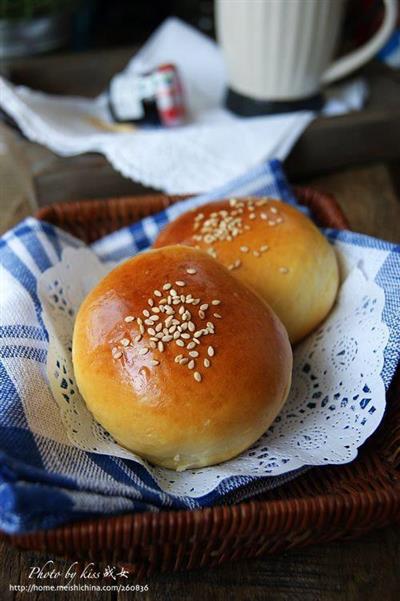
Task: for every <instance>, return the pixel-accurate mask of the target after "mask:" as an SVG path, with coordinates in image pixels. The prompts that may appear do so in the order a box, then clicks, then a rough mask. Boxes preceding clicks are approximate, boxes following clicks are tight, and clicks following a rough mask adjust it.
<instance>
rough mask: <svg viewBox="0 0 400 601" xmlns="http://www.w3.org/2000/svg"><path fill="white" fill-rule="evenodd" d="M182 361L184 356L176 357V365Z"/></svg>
mask: <svg viewBox="0 0 400 601" xmlns="http://www.w3.org/2000/svg"><path fill="white" fill-rule="evenodd" d="M181 359H183V355H176V357H175V359H174V361H175V363H179V361H180V360H181Z"/></svg>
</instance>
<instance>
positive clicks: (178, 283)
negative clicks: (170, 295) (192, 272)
mask: <svg viewBox="0 0 400 601" xmlns="http://www.w3.org/2000/svg"><path fill="white" fill-rule="evenodd" d="M175 284H176V285H177V286H181V287H182V286H186V283H185V282H184V281H183V280H177V281H176V282H175Z"/></svg>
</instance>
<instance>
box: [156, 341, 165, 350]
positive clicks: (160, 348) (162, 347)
mask: <svg viewBox="0 0 400 601" xmlns="http://www.w3.org/2000/svg"><path fill="white" fill-rule="evenodd" d="M157 348H158V350H159V351H160V353H163V352H164V345H163V343H162V342H161V340H159V341H158V344H157Z"/></svg>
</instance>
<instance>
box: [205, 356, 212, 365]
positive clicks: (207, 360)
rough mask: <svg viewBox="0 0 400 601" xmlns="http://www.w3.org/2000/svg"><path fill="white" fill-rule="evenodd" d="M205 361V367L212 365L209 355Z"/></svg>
mask: <svg viewBox="0 0 400 601" xmlns="http://www.w3.org/2000/svg"><path fill="white" fill-rule="evenodd" d="M203 363H204V367H210V365H211V362H210V359H207V357H206V358H205V359H204V361H203Z"/></svg>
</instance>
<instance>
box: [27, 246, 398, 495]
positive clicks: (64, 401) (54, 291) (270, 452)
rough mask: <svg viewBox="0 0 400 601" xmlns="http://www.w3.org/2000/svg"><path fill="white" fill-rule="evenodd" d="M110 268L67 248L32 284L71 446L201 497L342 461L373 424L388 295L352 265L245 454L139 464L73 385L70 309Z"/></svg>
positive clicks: (381, 393) (378, 408) (381, 404)
mask: <svg viewBox="0 0 400 601" xmlns="http://www.w3.org/2000/svg"><path fill="white" fill-rule="evenodd" d="M342 258H343V257H342ZM344 259H345V258H344ZM342 262H345V260H344V261H342ZM112 267H113V265H111V264H104V263H101V262H100V261H99V260H98V259H97V257H96V256H95V255H94V253H93V252H92V251H90V250H89V249H67V250H65V251H64V254H63V257H62V260H61V261H60V262H59V263H58V264H57V265H55V266H54V267H52V268H50V269H48V270H47V271H45V272H44V273H43V274H42V276H41V277H40V279H39V283H38V293H39V298H40V300H41V303H42V307H43V318H44V321H45V324H46V328H47V330H48V333H49V352H48V363H47V370H48V378H49V383H50V387H51V390H52V393H53V395H54V398H55V400H56V402H57V405H58V407H59V409H60V412H61V416H62V420H63V423H64V425H65V428H66V430H67V433H68V437H69V439H70V441H71V443H72V444H73V445H75V446H77V447H79V448H80V449H84V450H86V451H90V452H95V453H101V454H108V455H113V456H117V457H122V458H125V459H131V460H133V461H136V462H138V463H140V464H141V465H143V466H144V467H145V468H146V469H147V470H148V472H149V473H150V474H151V475H152V477H153V478H154V479H155V481H156V482H157V483H158V485H159V486H160V487H161V489H162V490H164V491H166V492H168V493H170V494H174V495H189V496H192V497H199V496H203V495H205V494H207V493H209V492H210V491H212V490H214V489H215V488H216V487H217V486H218V485H219V484H220V483H221V481H222V480H224V479H226V478H228V477H230V476H236V475H241V476H249V477H252V478H254V477H256V478H262V477H266V476H269V477H271V476H278V475H282V474H287V473H289V472H291V471H293V470H296V469H298V468H301V467H304V466H311V465H323V464H339V463H347V462H349V461H351V460H352V459H354V457H355V456H356V454H357V448H358V447H359V446H361V445H362V443H363V442H364V441H365V440H366V439H367V438H368V437H369V436H370V435H371V434H372V433H373V432H374V430H375V429H376V428H377V426H378V425H379V423H380V421H381V419H382V416H383V413H384V409H385V388H384V384H383V381H382V378H381V376H380V374H381V371H382V367H383V351H384V349H385V346H386V344H387V340H388V330H387V327H386V325H385V324H384V323H383V321H382V311H383V308H384V301H385V299H384V293H383V290H382V289H381V288H380V287H379V286H378V285H377V284H376V283H375V282H373V281H372V280H368V279H367V278H366V277H365V276H364V274H363V273H362V271H361V270H360V269H359V268H358V267H354V268H353V269H352V270H351V271H350V273H349V274H348V275H347V277H346V278H345V280H344V282H343V283H342V285H341V288H340V291H339V295H338V299H337V302H336V305H335V307H334V309H333V310H332V312H331V314H330V315H329V317H328V318H327V320H326V321H325V322H324V323H323V325H322V326H321V327H320V328H319V329H318V330H317V331H316V332H314V333H313V334H312V335H310V336H309V337H308V338H307V339H306V340H305V341H304V342H302V343H301V344H299V345H298V346H297V347H296V349H295V351H294V369H293V382H292V388H291V391H290V394H289V398H288V401H287V402H286V404H285V406H284V408H283V410H282V411H281V413H280V414H279V416H278V417H277V418H276V419H275V421H274V423H273V424H272V426H271V427H270V428H269V430H268V431H267V432H266V433H265V434H264V435H263V436H262V437H261V438H260V439H259V440H258V441H257V442H256V443H255V444H254V445H253V446H252V447H251V448H250V449H248V450H247V451H245V452H244V453H242V454H241V455H240V456H239V457H237V458H235V459H232V460H230V461H227V462H225V463H222V464H220V465H217V466H213V467H208V468H201V469H194V470H187V471H185V472H180V473H176V472H174V471H171V470H167V469H164V468H159V467H154V466H152V465H150V464H149V463H148V462H146V461H143V460H142V459H140V458H139V457H138V456H136V455H134V454H133V453H131V452H129V451H127V450H126V449H124V448H122V447H121V446H119V445H118V444H117V443H116V442H114V440H113V439H112V437H111V436H110V435H109V434H108V433H107V432H106V431H105V430H104V429H103V428H102V427H101V426H100V425H99V424H98V423H97V422H96V421H95V420H94V418H93V417H92V415H91V414H90V412H89V411H88V410H87V408H86V405H85V403H84V401H83V399H82V397H81V396H80V394H79V391H78V389H77V387H76V384H75V380H74V372H73V366H72V360H71V348H72V347H71V341H72V332H73V324H74V317H75V314H76V311H77V309H78V307H79V305H80V303H81V302H82V300H83V299H84V297H85V296H86V294H87V293H88V291H89V290H90V289H91V288H92V287H93V286H94V285H95V284H96V283H97V282H98V281H99V280H100V279H101V278H102V277H104V275H105V274H106V273H107V272H108V271H109V270H110V269H111V268H112Z"/></svg>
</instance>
